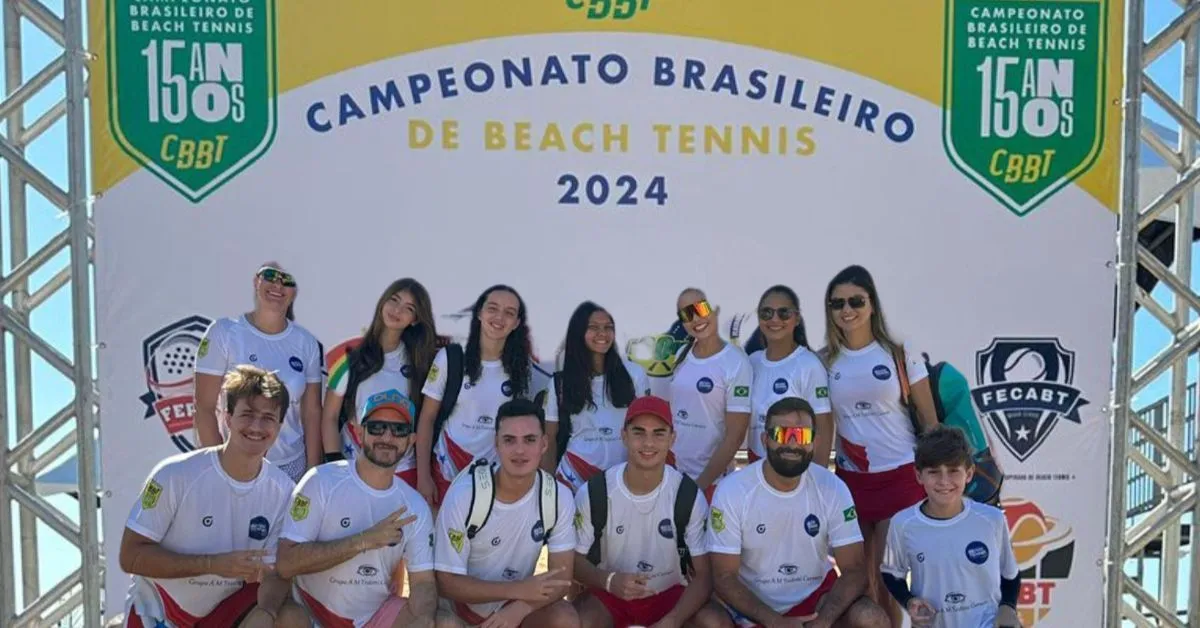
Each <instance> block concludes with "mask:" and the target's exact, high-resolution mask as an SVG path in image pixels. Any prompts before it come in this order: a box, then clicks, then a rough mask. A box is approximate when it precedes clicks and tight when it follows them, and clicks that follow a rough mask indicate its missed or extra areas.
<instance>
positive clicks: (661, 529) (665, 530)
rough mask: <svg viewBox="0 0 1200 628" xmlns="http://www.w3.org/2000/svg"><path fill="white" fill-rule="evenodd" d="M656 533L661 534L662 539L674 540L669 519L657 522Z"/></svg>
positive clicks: (673, 530) (673, 529) (673, 531)
mask: <svg viewBox="0 0 1200 628" xmlns="http://www.w3.org/2000/svg"><path fill="white" fill-rule="evenodd" d="M658 533H659V534H661V535H662V537H663V538H664V539H673V538H675V528H674V527H672V526H671V520H670V519H663V520H662V521H659V522H658Z"/></svg>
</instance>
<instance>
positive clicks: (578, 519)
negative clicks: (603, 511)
mask: <svg viewBox="0 0 1200 628" xmlns="http://www.w3.org/2000/svg"><path fill="white" fill-rule="evenodd" d="M575 529H576V530H582V529H583V513H581V512H576V513H575Z"/></svg>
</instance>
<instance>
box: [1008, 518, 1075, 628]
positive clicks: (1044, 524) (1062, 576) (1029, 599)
mask: <svg viewBox="0 0 1200 628" xmlns="http://www.w3.org/2000/svg"><path fill="white" fill-rule="evenodd" d="M1000 508H1001V509H1002V510H1003V511H1004V518H1005V519H1006V520H1007V521H1008V529H1009V536H1010V538H1011V539H1012V548H1013V556H1014V557H1016V559H1017V569H1018V571H1019V572H1020V574H1021V591H1020V594H1019V595H1018V596H1017V615H1018V617H1019V619H1020V620H1021V625H1022V626H1027V627H1029V628H1032V627H1033V626H1034V625H1035V624H1036V623H1037V622H1039V621H1041V620H1042V619H1044V618H1045V617H1046V615H1048V614H1049V613H1050V612H1051V610H1052V609H1053V608H1054V606H1055V603H1056V601H1057V595H1056V594H1057V591H1056V589H1057V588H1058V586H1059V585H1060V584H1063V583H1064V582H1065V581H1066V580H1067V578H1069V577H1070V576H1071V571H1072V569H1073V563H1074V557H1075V538H1074V535H1073V534H1072V531H1071V526H1069V525H1067V524H1066V523H1065V522H1063V521H1061V520H1059V519H1056V518H1054V517H1050V516H1047V515H1046V513H1044V512H1043V511H1042V509H1041V507H1040V506H1039V505H1038V504H1036V503H1034V502H1031V501H1029V500H1027V499H1024V498H1020V497H1017V498H1013V497H1009V498H1006V499H1004V500H1001V502H1000ZM1067 611H1068V612H1069V611H1070V609H1069V608H1067Z"/></svg>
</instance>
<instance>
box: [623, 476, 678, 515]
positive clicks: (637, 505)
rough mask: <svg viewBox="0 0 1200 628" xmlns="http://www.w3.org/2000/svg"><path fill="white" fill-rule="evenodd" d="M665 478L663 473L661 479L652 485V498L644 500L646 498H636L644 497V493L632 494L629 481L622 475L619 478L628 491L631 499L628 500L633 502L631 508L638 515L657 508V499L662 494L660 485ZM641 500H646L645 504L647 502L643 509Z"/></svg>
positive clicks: (648, 512)
mask: <svg viewBox="0 0 1200 628" xmlns="http://www.w3.org/2000/svg"><path fill="white" fill-rule="evenodd" d="M622 475H624V474H622ZM666 480H667V474H666V473H663V479H662V481H661V482H659V483H658V486H656V487H654V490H653V491H651V492H652V493H654V499H648V500H646V499H638V498H641V497H645V495H634V493H633V490H632V489H630V488H629V482H627V481H626V480H625V478H624V477H622V478H621V481H622V482H624V483H625V489H626V490H628V491H629V495H630V497H631V499H630V500H629V501H631V502H633V509H634V511H635V512H637V513H638V514H639V515H648V514H650V513H652V512H654V511H655V509H657V508H658V499H659V498H660V497H662V494H663V486H662V485H663V482H666ZM642 502H646V503H647V504H649V506H648V507H646V508H645V509H643V508H642Z"/></svg>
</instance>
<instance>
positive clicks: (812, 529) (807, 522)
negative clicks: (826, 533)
mask: <svg viewBox="0 0 1200 628" xmlns="http://www.w3.org/2000/svg"><path fill="white" fill-rule="evenodd" d="M804 531H805V532H807V533H808V535H809V536H811V537H814V538H815V537H816V536H817V535H818V534H820V533H821V520H820V519H817V516H816V515H809V516H807V517H805V518H804Z"/></svg>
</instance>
